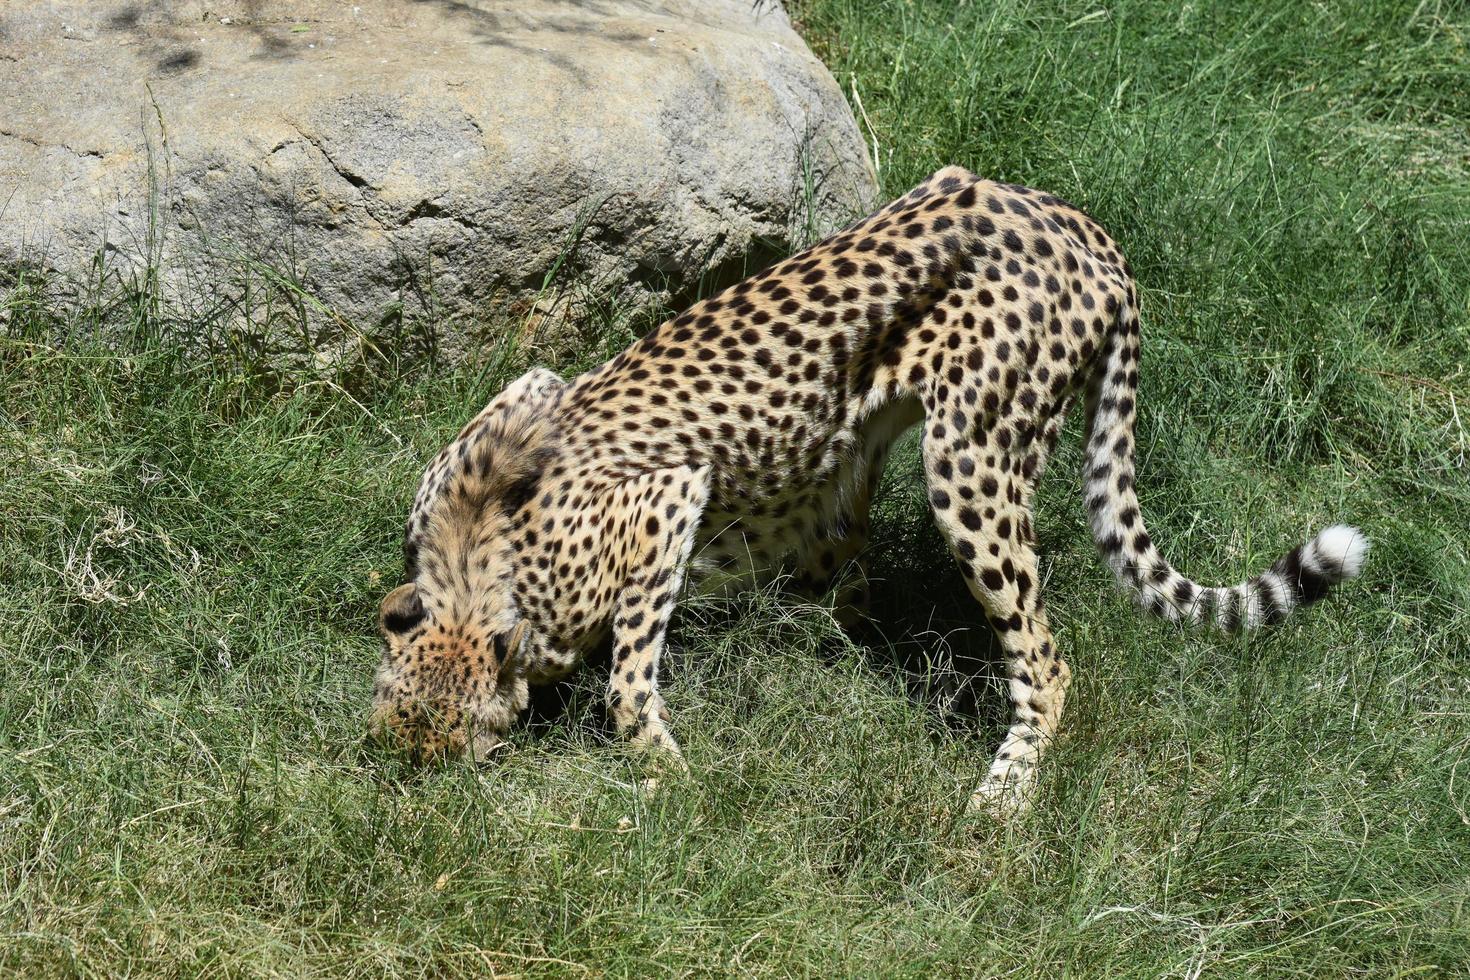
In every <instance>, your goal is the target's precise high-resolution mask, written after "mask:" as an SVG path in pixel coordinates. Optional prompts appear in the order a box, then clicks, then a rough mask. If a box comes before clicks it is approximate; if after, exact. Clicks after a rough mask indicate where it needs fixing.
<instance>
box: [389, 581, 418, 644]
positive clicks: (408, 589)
mask: <svg viewBox="0 0 1470 980" xmlns="http://www.w3.org/2000/svg"><path fill="white" fill-rule="evenodd" d="M424 616H425V611H424V603H423V600H421V599H420V598H419V590H418V588H417V587H415V586H414V584H413V583H412V582H409V583H407V584H405V585H400V586H399V587H398V588H396V589H394V590H393V591H392V592H389V593H388V594H387V595H385V596H384V597H383V604H382V606H380V607H379V608H378V629H379V630H381V631H382V633H383V635H384V636H385V637H386V636H390V635H395V634H396V635H399V636H402V635H403V634H404V633H407V632H408V631H409V630H411V629H413V628H414V627H415V626H417V625H418V624H419V623H421V622H422V621H423V618H424Z"/></svg>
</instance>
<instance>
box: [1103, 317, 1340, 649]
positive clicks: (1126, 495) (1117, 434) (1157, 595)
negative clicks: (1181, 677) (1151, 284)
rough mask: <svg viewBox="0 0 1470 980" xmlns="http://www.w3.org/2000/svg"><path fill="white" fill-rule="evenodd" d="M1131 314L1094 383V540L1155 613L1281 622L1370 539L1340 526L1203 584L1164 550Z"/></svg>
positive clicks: (1330, 582)
mask: <svg viewBox="0 0 1470 980" xmlns="http://www.w3.org/2000/svg"><path fill="white" fill-rule="evenodd" d="M1130 313H1131V311H1125V314H1124V317H1123V318H1122V319H1120V322H1119V327H1118V329H1117V330H1115V331H1114V332H1113V333H1112V334H1111V335H1110V337H1109V340H1108V342H1107V346H1106V348H1105V349H1104V350H1103V351H1102V357H1101V363H1100V365H1099V368H1098V372H1097V375H1096V376H1095V377H1094V378H1093V379H1092V382H1091V384H1090V386H1089V389H1088V420H1087V460H1086V477H1085V480H1084V483H1083V492H1084V495H1085V496H1086V499H1087V510H1088V514H1089V516H1090V518H1091V522H1092V536H1093V539H1094V540H1095V541H1096V542H1097V546H1098V549H1099V550H1100V551H1101V552H1102V554H1103V557H1104V558H1105V559H1106V560H1107V562H1108V565H1109V566H1110V567H1111V568H1112V570H1113V574H1114V575H1115V576H1117V579H1118V581H1119V583H1120V584H1122V586H1123V587H1124V588H1126V589H1127V590H1129V591H1130V592H1132V593H1133V594H1134V597H1135V599H1136V600H1137V602H1138V604H1139V605H1140V606H1142V607H1143V608H1144V609H1146V610H1147V611H1149V612H1151V613H1153V614H1154V615H1156V616H1162V617H1164V618H1165V619H1168V620H1172V621H1177V620H1183V621H1185V622H1189V623H1199V622H1201V621H1202V620H1213V621H1214V622H1215V624H1216V625H1217V626H1218V627H1219V628H1220V629H1222V630H1227V631H1234V630H1238V629H1253V628H1255V627H1257V626H1260V625H1263V624H1268V623H1275V622H1279V621H1280V620H1282V619H1284V618H1285V617H1286V616H1287V614H1289V613H1290V612H1291V611H1292V610H1293V609H1295V608H1296V607H1297V606H1305V605H1310V604H1311V603H1313V602H1316V601H1317V600H1318V599H1321V598H1322V597H1323V596H1325V595H1326V594H1327V592H1328V591H1329V590H1330V589H1331V588H1332V587H1333V586H1335V585H1337V584H1338V583H1339V582H1344V581H1346V580H1348V579H1350V578H1353V577H1354V576H1356V575H1357V574H1358V572H1359V571H1361V570H1362V567H1363V561H1364V559H1365V558H1366V557H1367V555H1368V540H1367V538H1365V537H1364V536H1363V533H1362V532H1361V531H1359V530H1358V529H1357V528H1354V527H1349V526H1347V525H1345V524H1334V525H1333V526H1331V527H1329V528H1327V529H1326V530H1324V531H1322V532H1321V533H1320V534H1318V535H1317V536H1316V537H1315V538H1313V539H1312V540H1310V541H1308V542H1307V543H1306V544H1303V545H1300V546H1298V547H1297V548H1295V549H1293V550H1292V551H1290V552H1289V553H1287V554H1286V555H1285V556H1283V557H1282V558H1280V559H1279V560H1278V561H1277V562H1276V563H1275V564H1274V565H1272V566H1271V567H1270V568H1269V569H1267V570H1266V571H1264V572H1262V573H1261V574H1259V575H1257V576H1256V577H1255V578H1252V579H1249V580H1247V581H1245V582H1242V583H1240V584H1239V585H1234V586H1229V587H1220V588H1211V587H1207V586H1202V585H1199V584H1198V583H1196V582H1193V581H1191V580H1190V579H1188V578H1186V577H1184V576H1183V575H1181V574H1179V572H1177V571H1175V569H1174V567H1173V566H1172V565H1170V564H1169V562H1168V561H1167V560H1165V559H1164V557H1163V556H1162V555H1160V554H1159V552H1158V549H1157V548H1155V547H1154V544H1153V541H1152V539H1150V538H1149V534H1148V531H1147V530H1146V529H1145V527H1144V523H1143V516H1142V514H1141V512H1140V511H1139V509H1138V495H1137V494H1136V493H1135V491H1134V484H1133V477H1134V430H1133V422H1134V415H1135V404H1134V396H1135V393H1136V391H1137V389H1138V326H1137V323H1138V320H1137V314H1136V313H1131V315H1130Z"/></svg>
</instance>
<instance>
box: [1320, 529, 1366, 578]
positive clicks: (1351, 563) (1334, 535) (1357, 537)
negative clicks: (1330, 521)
mask: <svg viewBox="0 0 1470 980" xmlns="http://www.w3.org/2000/svg"><path fill="white" fill-rule="evenodd" d="M1368 548H1369V544H1368V538H1367V536H1366V535H1365V534H1363V532H1362V531H1360V530H1358V529H1357V528H1355V527H1349V526H1348V525H1346V524H1334V525H1332V526H1331V527H1329V528H1326V529H1324V530H1323V531H1322V533H1321V534H1319V535H1317V536H1316V537H1315V538H1313V539H1312V551H1313V552H1314V557H1315V558H1316V564H1317V566H1318V567H1319V568H1320V569H1321V570H1322V572H1323V573H1324V574H1327V575H1330V576H1332V577H1333V578H1334V579H1335V580H1336V581H1339V582H1342V581H1346V580H1347V579H1350V578H1356V577H1357V575H1358V573H1359V572H1361V571H1362V570H1363V562H1364V561H1366V560H1367V558H1368Z"/></svg>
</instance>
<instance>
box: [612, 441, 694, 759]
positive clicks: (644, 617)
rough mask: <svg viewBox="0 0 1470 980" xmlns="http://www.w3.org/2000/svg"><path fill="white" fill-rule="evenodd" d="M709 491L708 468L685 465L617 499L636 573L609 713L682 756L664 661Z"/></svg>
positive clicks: (625, 555)
mask: <svg viewBox="0 0 1470 980" xmlns="http://www.w3.org/2000/svg"><path fill="white" fill-rule="evenodd" d="M708 492H709V487H708V468H707V467H700V468H699V469H692V468H690V467H687V466H681V467H677V468H675V469H669V470H660V471H658V472H656V473H649V474H646V475H644V476H641V477H639V478H637V479H636V480H632V481H629V482H628V483H626V484H623V485H622V486H621V487H620V488H619V489H618V491H617V496H616V498H615V501H614V505H615V509H614V514H615V515H617V516H618V519H620V520H625V521H626V522H627V523H626V528H627V530H626V535H627V538H626V540H625V541H624V542H623V545H624V546H623V548H622V549H621V554H620V555H619V556H617V558H616V561H617V562H618V564H619V565H620V566H623V567H626V568H627V569H628V574H627V578H626V579H625V580H624V584H623V586H622V588H621V589H620V590H619V592H618V595H617V600H616V608H615V610H614V613H613V664H612V677H611V680H610V683H609V685H608V692H607V709H608V714H609V715H610V716H611V718H612V721H613V725H614V727H615V728H616V729H617V731H618V734H620V735H623V736H625V737H628V738H630V739H631V740H632V742H633V744H634V745H636V746H639V747H641V748H651V749H655V750H658V751H662V752H666V753H668V754H669V755H671V756H672V757H673V758H675V759H680V757H681V753H680V751H679V743H678V742H676V741H675V740H674V736H673V734H672V733H671V732H670V731H669V710H668V707H667V706H666V705H665V704H664V700H663V697H662V696H661V695H660V694H659V692H658V665H659V658H660V657H661V656H662V655H663V649H664V636H665V634H666V632H667V630H668V625H669V618H670V616H672V615H673V612H674V603H675V600H676V599H677V598H678V595H679V590H680V588H681V587H682V586H683V583H684V571H685V568H686V566H687V565H688V562H689V551H690V548H691V547H692V545H693V543H694V536H695V532H696V530H697V528H698V526H699V519H700V516H701V514H702V512H703V510H704V503H705V499H706V498H707V496H708ZM681 764H682V763H681Z"/></svg>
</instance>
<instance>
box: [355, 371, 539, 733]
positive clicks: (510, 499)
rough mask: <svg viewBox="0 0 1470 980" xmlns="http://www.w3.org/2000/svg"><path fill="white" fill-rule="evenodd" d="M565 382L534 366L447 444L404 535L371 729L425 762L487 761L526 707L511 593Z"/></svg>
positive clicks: (381, 624)
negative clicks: (522, 525)
mask: <svg viewBox="0 0 1470 980" xmlns="http://www.w3.org/2000/svg"><path fill="white" fill-rule="evenodd" d="M564 387H565V384H564V383H563V382H562V381H561V379H560V378H558V377H556V376H555V375H554V374H552V373H551V372H549V371H543V370H539V369H538V370H533V371H529V372H527V373H526V374H525V375H524V376H522V377H521V378H520V379H518V380H517V381H515V382H514V383H512V384H511V385H509V386H508V387H507V388H506V389H505V390H504V391H502V392H501V393H500V394H499V395H497V396H496V397H495V398H494V399H493V400H492V401H491V402H490V404H489V405H488V406H486V408H485V410H484V411H482V412H481V413H480V414H479V415H478V416H477V417H476V418H475V419H474V420H473V421H472V422H470V424H469V425H467V426H465V427H464V429H463V430H461V432H460V433H459V436H458V437H457V438H456V439H455V440H454V442H452V443H450V444H449V445H448V446H447V447H445V448H444V450H443V451H442V452H440V453H439V455H438V457H437V458H436V459H435V460H434V462H433V463H432V464H430V466H429V468H428V470H427V471H426V472H425V473H424V476H423V479H422V480H421V481H420V484H419V492H418V496H417V497H416V498H415V500H414V506H413V511H412V513H411V514H410V515H409V520H408V527H407V529H406V531H405V535H404V545H403V552H404V561H405V567H406V572H407V574H406V578H407V579H408V582H407V584H405V585H400V586H399V587H398V588H396V589H394V590H393V591H392V592H390V593H388V595H387V596H386V597H385V598H384V599H383V603H382V607H381V608H380V609H379V611H378V630H379V632H380V633H382V636H383V659H382V663H381V665H380V666H379V668H378V674H377V679H376V681H375V683H374V685H373V710H372V715H371V717H370V720H369V733H370V734H371V735H374V736H376V737H377V738H378V739H379V740H380V741H388V742H389V743H390V744H397V745H399V746H402V747H405V748H407V749H408V750H409V751H410V753H411V754H412V756H413V757H414V758H415V759H416V760H419V761H427V760H430V759H434V758H443V757H457V756H470V757H472V758H483V757H484V756H485V755H486V754H488V753H489V752H490V751H491V750H493V749H494V748H495V747H496V746H497V745H499V744H500V741H501V737H502V736H503V735H504V734H505V732H507V731H508V730H509V729H510V726H511V724H512V722H514V721H515V718H516V716H517V715H519V714H520V712H521V711H522V709H524V708H525V707H526V704H527V701H528V700H529V697H528V692H527V681H526V677H525V673H526V667H525V664H526V661H527V660H529V659H530V658H529V657H528V656H527V647H528V645H529V644H530V642H531V630H530V629H529V628H528V626H527V625H526V623H525V621H524V620H523V619H522V618H521V615H520V611H519V609H518V608H517V604H516V600H515V589H514V582H515V555H514V553H513V542H512V539H513V536H514V528H515V526H516V518H517V515H518V514H521V515H522V516H524V515H523V514H522V511H523V510H524V509H525V508H526V507H528V506H529V505H530V502H531V500H532V499H533V498H534V497H535V495H536V490H537V487H538V486H539V484H540V481H541V479H542V476H543V474H544V473H545V472H546V470H547V468H548V467H549V466H550V465H551V464H552V462H553V461H554V460H555V459H556V457H557V452H558V448H557V447H558V439H557V436H556V430H555V425H554V423H553V420H552V419H551V414H550V412H549V407H550V406H551V405H552V404H553V403H554V402H555V399H556V398H557V396H558V394H559V392H560V391H561V390H562V389H563V388H564Z"/></svg>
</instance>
